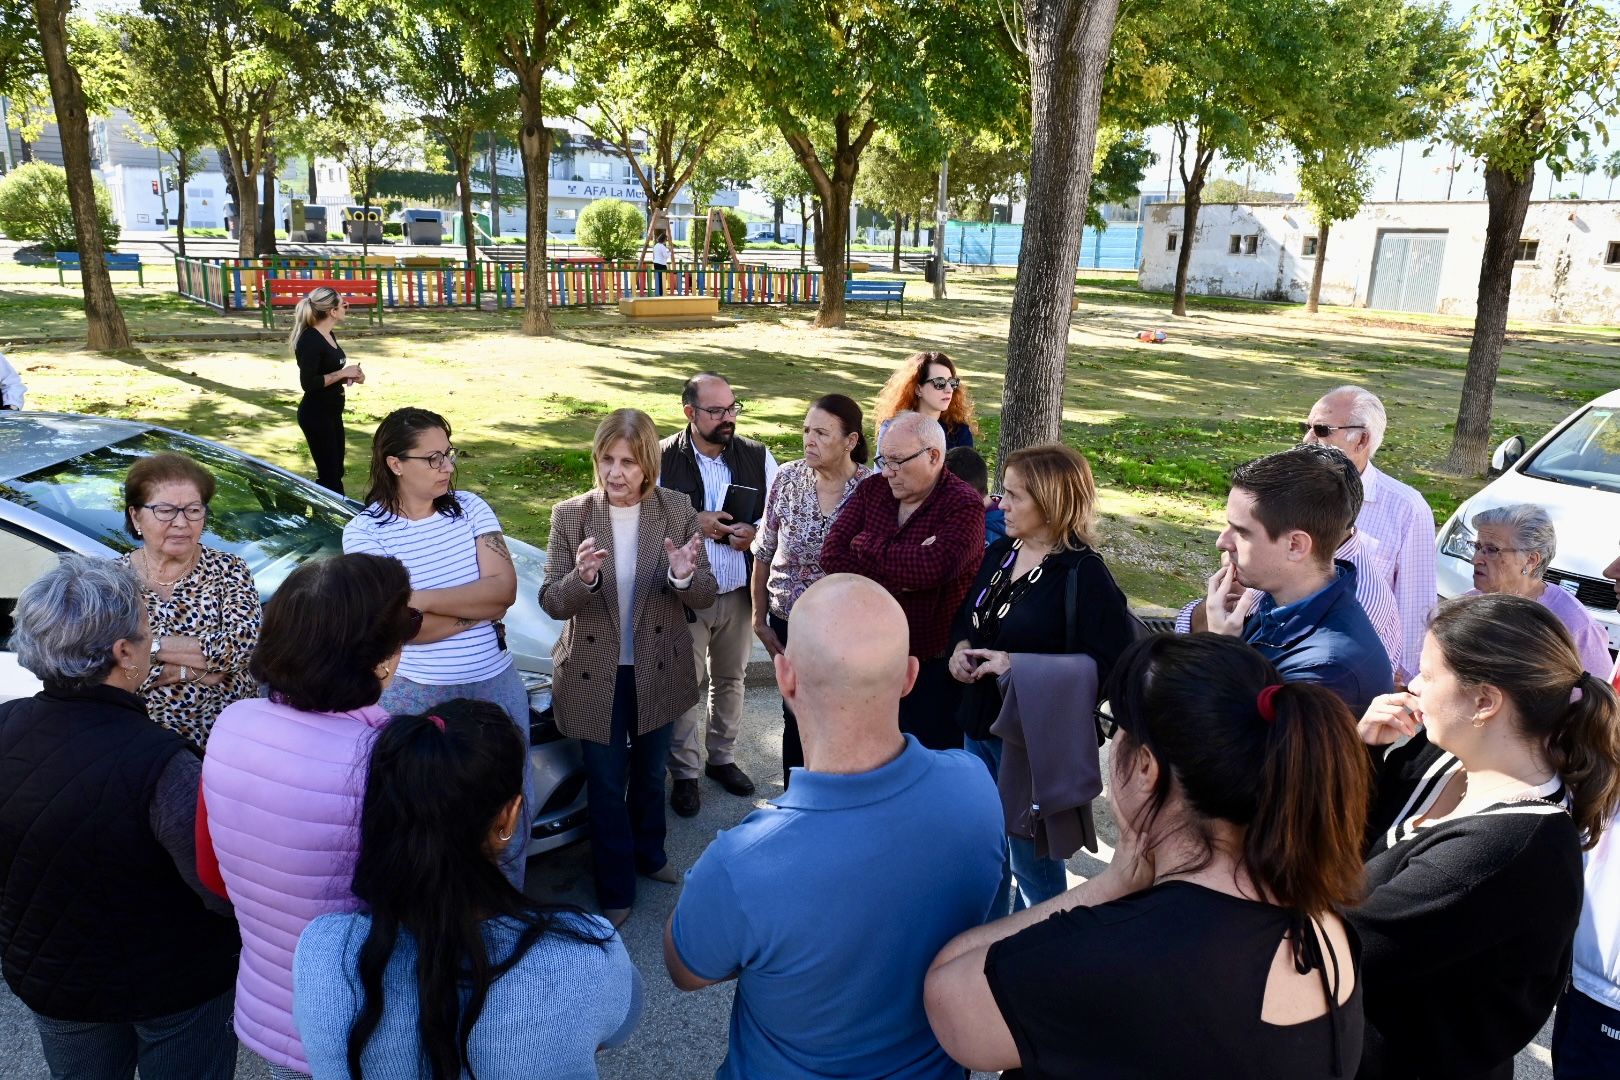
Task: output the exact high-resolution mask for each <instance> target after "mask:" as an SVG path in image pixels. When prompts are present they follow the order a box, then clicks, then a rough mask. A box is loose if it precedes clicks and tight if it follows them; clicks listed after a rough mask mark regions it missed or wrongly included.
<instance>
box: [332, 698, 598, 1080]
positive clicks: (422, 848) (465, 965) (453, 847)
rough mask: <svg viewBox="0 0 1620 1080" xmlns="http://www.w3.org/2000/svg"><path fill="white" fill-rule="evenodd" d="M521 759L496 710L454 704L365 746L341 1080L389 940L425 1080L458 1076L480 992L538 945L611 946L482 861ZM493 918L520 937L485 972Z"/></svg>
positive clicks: (368, 1031)
mask: <svg viewBox="0 0 1620 1080" xmlns="http://www.w3.org/2000/svg"><path fill="white" fill-rule="evenodd" d="M526 753H527V748H526V747H525V746H524V740H523V737H522V736H521V735H520V734H519V732H518V729H517V728H516V727H514V726H513V724H512V721H511V719H510V718H509V717H508V716H507V715H506V712H505V710H503V709H502V708H501V707H500V706H498V705H493V704H491V703H489V702H485V701H470V700H466V699H458V700H455V701H448V702H445V703H443V704H441V705H438V706H435V708H434V710H433V713H432V715H431V716H396V717H394V718H393V719H392V720H390V721H389V722H388V725H387V726H386V727H384V728H383V730H382V732H381V733H380V734H379V735H378V736H377V739H376V741H375V742H374V743H373V744H372V749H371V759H370V765H369V772H368V774H367V780H366V793H365V798H364V800H363V802H362V803H361V811H360V857H359V859H358V861H357V862H356V863H355V869H354V894H355V896H357V897H359V898H360V900H361V901H363V902H364V903H365V904H366V906H367V908H368V909H369V914H370V916H371V927H370V930H369V931H368V933H367V936H366V940H365V942H364V944H363V945H361V947H360V955H359V965H358V966H359V990H360V993H361V995H362V998H363V1002H362V1005H361V1009H360V1012H359V1014H358V1015H357V1016H356V1017H355V1020H354V1023H353V1025H352V1026H351V1027H350V1029H349V1041H348V1064H349V1075H350V1076H351V1077H352V1078H353V1080H361V1068H360V1064H361V1059H362V1057H363V1055H364V1053H365V1048H366V1044H367V1043H368V1042H370V1040H371V1037H372V1035H373V1034H375V1033H376V1031H377V1027H378V1025H379V1024H380V1022H381V1020H382V1015H383V1009H384V1005H385V1002H384V1000H383V973H384V970H385V969H386V968H387V965H388V961H389V959H390V958H391V957H392V956H393V953H394V947H395V945H396V943H397V941H398V939H399V934H400V931H401V930H403V931H406V932H407V933H409V934H410V936H411V937H412V939H413V940H414V941H415V943H416V948H417V961H416V970H415V973H414V974H415V978H416V993H417V1002H418V1005H419V1009H420V1014H419V1019H418V1021H417V1032H418V1038H419V1039H420V1047H419V1054H420V1058H419V1060H420V1061H421V1062H422V1063H423V1064H425V1065H426V1066H427V1069H426V1072H425V1075H428V1076H431V1077H433V1078H434V1080H454V1078H455V1077H459V1076H462V1075H463V1074H464V1072H467V1071H470V1070H468V1058H467V1040H468V1036H469V1035H470V1034H471V1033H472V1030H473V1026H474V1025H475V1024H477V1022H478V1017H479V1015H480V1014H481V1013H482V1012H483V1009H484V1004H485V1002H486V1001H487V999H488V997H489V988H490V986H491V985H492V984H493V983H494V982H495V980H496V979H498V978H500V977H501V976H502V975H504V974H506V972H507V971H509V970H510V969H511V968H512V967H513V966H514V965H515V964H517V962H518V961H519V960H521V959H522V958H523V955H524V954H525V953H526V952H527V951H528V950H529V949H530V948H531V947H533V946H534V945H535V943H536V942H538V941H539V940H540V939H541V938H542V937H544V936H545V935H547V934H557V935H562V936H566V937H569V938H572V939H574V940H576V941H585V942H589V943H592V944H597V945H602V944H605V943H606V942H607V941H608V940H609V939H610V937H611V935H610V934H601V935H592V934H591V933H589V932H587V930H586V925H587V924H585V923H584V922H582V921H580V920H578V919H559V918H558V917H557V915H558V914H559V912H560V911H562V910H567V909H556V908H543V907H540V906H539V905H537V904H535V903H534V901H532V900H530V899H529V898H528V897H526V896H524V895H523V893H521V892H519V891H518V889H517V888H516V887H515V886H514V885H512V883H511V882H510V881H508V880H507V879H506V877H505V876H504V875H503V874H502V873H501V870H500V868H499V867H498V866H497V865H496V864H495V862H494V860H493V858H492V857H491V855H490V852H489V850H488V845H489V842H490V833H491V830H492V829H493V827H494V825H495V822H496V820H497V818H498V817H499V816H500V814H501V812H502V811H503V810H504V809H505V808H506V807H507V806H508V805H509V804H510V803H511V801H512V799H513V798H515V797H517V796H519V795H521V794H522V790H523V757H524V755H525V754H526ZM518 827H519V828H520V829H521V828H523V827H524V826H523V824H522V823H520V824H519V826H518ZM493 918H506V919H509V920H515V921H516V922H518V923H519V924H521V926H522V930H521V931H520V933H519V935H518V940H517V944H516V946H515V947H514V948H513V949H512V952H511V953H510V954H509V955H507V956H506V957H504V958H502V959H500V960H498V961H495V960H492V959H491V958H490V955H489V947H488V944H487V942H486V939H485V936H484V927H483V924H484V921H485V920H487V919H493Z"/></svg>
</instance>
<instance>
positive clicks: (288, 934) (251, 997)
mask: <svg viewBox="0 0 1620 1080" xmlns="http://www.w3.org/2000/svg"><path fill="white" fill-rule="evenodd" d="M387 720H388V714H387V713H386V712H384V711H383V710H382V709H381V708H379V707H378V706H375V705H369V706H366V707H365V708H361V709H356V710H355V711H353V712H348V713H307V712H300V711H298V710H297V709H294V708H291V707H289V706H286V705H278V704H275V703H274V702H271V701H266V700H264V699H262V698H253V699H250V700H247V701H238V702H236V703H235V704H233V705H230V706H228V707H227V708H226V709H225V711H224V712H222V713H220V715H219V719H218V720H217V721H216V722H215V724H214V729H213V732H212V733H211V734H210V735H209V737H208V754H207V755H206V756H205V757H204V758H203V775H202V785H203V799H204V802H205V804H206V806H207V810H208V835H209V838H210V839H211V840H212V841H213V845H214V854H215V855H216V856H217V857H218V859H219V869H220V874H221V876H222V877H223V878H224V879H225V887H226V889H227V890H229V892H230V897H231V902H232V903H233V904H235V905H236V921H237V923H238V925H239V926H240V927H241V931H242V965H241V968H240V970H239V971H238V972H237V976H236V1036H237V1038H239V1039H241V1040H242V1043H243V1045H245V1046H246V1047H247V1048H248V1049H250V1050H252V1051H253V1052H254V1053H256V1054H258V1055H260V1056H261V1057H263V1058H265V1059H266V1060H268V1061H270V1062H271V1063H272V1064H276V1065H281V1066H284V1067H286V1068H290V1069H296V1070H298V1071H299V1072H308V1071H309V1063H308V1061H307V1060H305V1057H304V1047H303V1043H302V1042H300V1041H299V1038H298V1029H297V1028H296V1027H295V1026H294V1024H293V1016H292V962H293V950H294V949H295V948H296V947H297V945H298V935H299V934H301V933H303V931H304V927H305V926H306V925H308V923H309V922H310V920H311V919H314V918H315V917H316V916H317V915H324V914H326V913H327V912H331V911H353V910H355V909H356V908H358V907H359V906H360V904H359V901H357V900H356V899H355V898H354V894H353V893H352V892H350V883H351V881H352V879H353V876H354V863H355V859H356V857H357V856H358V854H359V848H360V829H359V825H360V800H361V796H362V795H363V794H364V792H365V784H366V762H367V758H368V756H369V754H370V751H371V741H372V739H373V737H374V736H375V735H376V732H377V729H378V728H379V727H381V726H382V725H383V724H384V723H386V722H387Z"/></svg>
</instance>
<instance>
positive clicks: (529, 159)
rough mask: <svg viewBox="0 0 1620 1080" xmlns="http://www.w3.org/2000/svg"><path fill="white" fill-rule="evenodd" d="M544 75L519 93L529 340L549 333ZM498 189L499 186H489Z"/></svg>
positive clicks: (548, 151)
mask: <svg viewBox="0 0 1620 1080" xmlns="http://www.w3.org/2000/svg"><path fill="white" fill-rule="evenodd" d="M543 85H544V73H543V72H540V71H535V72H534V78H533V79H532V81H529V82H528V83H527V85H525V86H523V88H522V91H521V96H522V102H523V131H522V132H521V133H520V134H519V136H518V150H519V152H520V153H521V154H522V156H523V189H524V196H525V200H526V203H525V205H526V207H527V209H528V213H529V226H528V230H527V239H526V241H525V243H524V257H525V259H526V261H527V262H528V267H529V269H528V281H527V283H526V285H525V288H524V293H523V332H524V333H525V334H529V335H531V336H544V335H548V334H550V333H551V309H550V307H549V306H548V303H547V301H548V297H547V295H546V270H547V266H546V222H547V220H548V219H549V215H550V211H551V197H550V192H549V190H548V187H547V184H548V179H549V177H548V173H549V168H548V166H549V165H550V163H551V132H550V131H549V130H548V129H547V128H546V111H545V104H544V99H543V98H542V97H541V94H542V89H543ZM490 186H491V187H494V188H496V189H499V187H500V185H499V184H494V183H492V184H491V185H490Z"/></svg>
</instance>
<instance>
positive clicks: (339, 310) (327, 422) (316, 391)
mask: <svg viewBox="0 0 1620 1080" xmlns="http://www.w3.org/2000/svg"><path fill="white" fill-rule="evenodd" d="M348 312H349V305H348V302H347V301H345V300H344V299H343V297H342V296H341V295H339V294H338V291H337V290H336V289H334V288H332V287H331V286H328V285H323V286H321V287H320V288H318V289H312V290H310V293H309V295H308V296H305V297H304V298H303V299H302V300H300V301H298V307H297V308H295V309H294V310H293V329H292V334H291V335H290V336H289V337H288V338H287V347H288V348H289V349H291V350H292V353H293V355H294V356H295V357H297V358H298V384H299V385H300V386H301V387H303V390H304V397H303V400H301V401H300V402H299V403H298V426H299V427H300V428H301V429H302V430H303V432H304V438H305V439H306V440H308V442H309V455H310V457H312V458H314V459H315V482H316V483H317V484H319V485H321V487H323V488H328V489H330V490H332V491H335V492H337V493H338V494H339V495H342V494H343V388H344V387H345V386H349V385H351V384H353V383H363V382H365V381H366V373H365V372H364V371H361V370H360V365H359V364H350V363H348V362H347V359H348V358H347V356H346V354H345V353H344V352H343V346H341V345H339V344H338V343H337V338H336V337H334V336H333V334H332V331H333V330H335V329H336V328H337V326H338V324H339V323H341V322H342V321H343V319H344V317H345V316H346V315H347V314H348Z"/></svg>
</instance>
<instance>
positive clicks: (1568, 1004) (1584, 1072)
mask: <svg viewBox="0 0 1620 1080" xmlns="http://www.w3.org/2000/svg"><path fill="white" fill-rule="evenodd" d="M1552 1059H1553V1075H1554V1076H1555V1077H1557V1078H1558V1080H1600V1078H1605V1080H1613V1078H1614V1077H1616V1076H1620V1011H1616V1010H1614V1009H1611V1008H1609V1007H1608V1006H1607V1005H1605V1004H1603V1003H1602V1002H1601V1001H1595V1000H1593V999H1592V998H1589V997H1587V996H1586V995H1585V994H1583V993H1581V992H1580V991H1579V990H1577V989H1575V988H1574V987H1573V986H1571V987H1569V988H1568V989H1567V990H1565V991H1564V996H1563V997H1562V998H1561V999H1559V1002H1558V1015H1557V1016H1555V1017H1554V1018H1553V1037H1552Z"/></svg>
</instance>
